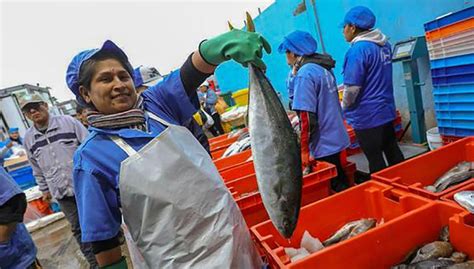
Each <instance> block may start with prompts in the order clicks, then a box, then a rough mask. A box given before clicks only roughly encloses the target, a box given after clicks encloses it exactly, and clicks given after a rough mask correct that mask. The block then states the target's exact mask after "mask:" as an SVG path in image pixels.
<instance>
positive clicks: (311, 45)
mask: <svg viewBox="0 0 474 269" xmlns="http://www.w3.org/2000/svg"><path fill="white" fill-rule="evenodd" d="M317 49H318V42H316V40H315V39H314V38H313V36H311V34H310V33H308V32H303V31H299V30H296V31H294V32H292V33H291V34H289V35H287V36H285V37H284V39H283V42H282V43H281V44H280V46H279V47H278V52H280V53H285V52H287V51H290V52H293V53H294V54H296V55H301V56H303V55H311V54H314V53H316V50H317Z"/></svg>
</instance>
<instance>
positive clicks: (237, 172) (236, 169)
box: [219, 161, 255, 182]
mask: <svg viewBox="0 0 474 269" xmlns="http://www.w3.org/2000/svg"><path fill="white" fill-rule="evenodd" d="M219 173H220V174H221V177H222V179H223V180H224V182H229V181H232V180H235V179H238V178H241V177H245V176H248V175H251V174H255V168H254V166H253V161H247V162H244V163H241V164H239V165H237V166H233V167H230V168H228V169H225V170H223V171H219Z"/></svg>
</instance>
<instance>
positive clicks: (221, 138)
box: [209, 134, 229, 145]
mask: <svg viewBox="0 0 474 269" xmlns="http://www.w3.org/2000/svg"><path fill="white" fill-rule="evenodd" d="M227 138H229V134H223V135H220V136H216V137H212V138H209V145H211V144H214V143H217V142H219V141H222V140H226V139H227Z"/></svg>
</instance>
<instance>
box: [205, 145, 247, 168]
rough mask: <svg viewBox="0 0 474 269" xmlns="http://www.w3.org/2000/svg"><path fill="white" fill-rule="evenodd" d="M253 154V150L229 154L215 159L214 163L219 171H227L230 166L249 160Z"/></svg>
mask: <svg viewBox="0 0 474 269" xmlns="http://www.w3.org/2000/svg"><path fill="white" fill-rule="evenodd" d="M251 156H252V151H250V150H246V151H242V152H240V153H237V154H235V155H232V156H229V157H227V158H221V159H218V160H214V165H215V166H216V167H217V170H219V171H225V170H227V169H229V168H232V167H236V166H239V165H240V164H242V163H244V162H247V160H248V159H249V158H250V157H251Z"/></svg>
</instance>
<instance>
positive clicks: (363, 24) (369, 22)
mask: <svg viewBox="0 0 474 269" xmlns="http://www.w3.org/2000/svg"><path fill="white" fill-rule="evenodd" d="M347 24H352V25H355V26H357V27H359V28H361V29H363V30H369V29H372V28H373V27H374V25H375V15H374V13H373V12H372V11H371V10H370V9H368V8H367V7H364V6H357V7H353V8H351V10H349V12H347V13H346V16H345V17H344V22H343V23H341V24H340V26H341V27H344V26H345V25H347Z"/></svg>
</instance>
